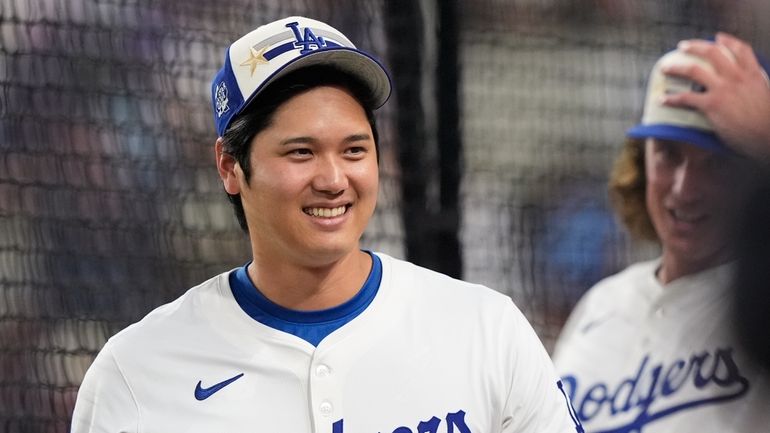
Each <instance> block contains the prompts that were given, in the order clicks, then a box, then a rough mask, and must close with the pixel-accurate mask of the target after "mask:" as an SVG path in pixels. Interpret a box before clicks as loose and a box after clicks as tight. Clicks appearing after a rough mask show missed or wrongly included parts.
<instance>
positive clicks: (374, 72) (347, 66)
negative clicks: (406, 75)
mask: <svg viewBox="0 0 770 433" xmlns="http://www.w3.org/2000/svg"><path fill="white" fill-rule="evenodd" d="M318 65H326V66H333V67H336V68H337V69H339V70H340V71H342V72H345V73H347V74H350V75H352V76H354V77H356V78H358V79H359V80H361V82H362V83H363V84H364V85H366V87H367V88H368V89H369V96H370V98H371V101H370V102H371V104H372V108H374V109H376V108H380V107H381V106H382V105H384V104H385V102H386V101H387V100H388V98H390V93H391V84H390V76H389V75H388V73H387V71H386V70H385V68H384V67H383V66H382V65H381V64H380V62H379V61H377V59H375V58H374V57H372V56H370V55H368V54H366V53H365V52H363V51H358V50H355V49H352V48H347V47H333V48H324V49H318V50H315V51H314V52H312V53H309V54H306V55H304V56H301V57H298V58H296V59H294V60H292V61H291V62H289V63H287V64H285V65H284V66H283V67H281V68H280V69H278V70H277V71H275V73H273V75H271V76H270V77H269V78H267V79H266V80H264V82H263V83H262V84H261V85H260V86H259V88H257V89H256V90H255V91H254V93H253V94H252V95H251V97H250V98H249V100H248V101H246V103H245V104H244V105H243V108H245V107H246V106H248V105H249V104H250V103H251V101H252V100H254V98H256V97H257V95H259V94H260V93H261V92H262V91H263V90H264V89H265V88H267V87H269V86H270V85H271V84H272V83H274V82H275V81H276V80H278V79H279V78H281V77H283V76H285V75H287V74H289V73H291V72H294V71H297V70H300V69H303V68H306V67H309V66H318ZM243 108H242V109H241V111H243Z"/></svg>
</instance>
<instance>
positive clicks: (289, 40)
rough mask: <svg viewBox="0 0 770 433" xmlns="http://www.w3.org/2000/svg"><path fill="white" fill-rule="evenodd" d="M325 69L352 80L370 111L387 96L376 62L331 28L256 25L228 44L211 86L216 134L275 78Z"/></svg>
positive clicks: (386, 81)
mask: <svg viewBox="0 0 770 433" xmlns="http://www.w3.org/2000/svg"><path fill="white" fill-rule="evenodd" d="M315 65H328V66H333V67H335V68H337V69H339V70H340V71H342V72H344V73H347V74H350V75H352V76H354V77H356V78H358V79H359V80H360V81H361V82H362V83H363V84H364V85H365V87H366V89H368V91H369V95H368V96H369V98H370V101H371V102H372V104H373V107H372V108H375V109H376V108H379V107H381V106H382V105H383V104H385V102H386V101H387V100H388V98H389V97H390V93H391V83H390V77H389V75H388V73H387V71H386V70H385V68H384V67H383V66H382V64H381V63H380V62H379V61H378V60H377V59H375V58H374V57H372V56H371V55H369V54H367V53H365V52H363V51H361V50H359V49H357V48H356V46H355V45H354V44H353V43H352V42H351V41H350V40H349V39H348V38H347V37H345V35H343V34H342V33H341V32H339V31H338V30H337V29H335V28H334V27H332V26H330V25H328V24H326V23H323V22H320V21H317V20H313V19H310V18H305V17H299V16H294V17H288V18H283V19H280V20H277V21H273V22H271V23H269V24H265V25H263V26H260V27H259V28H257V29H256V30H254V31H252V32H250V33H248V34H246V35H245V36H243V37H241V38H240V39H238V40H237V41H235V42H233V43H232V44H231V45H230V46H229V47H228V48H227V52H226V53H225V63H224V66H223V67H222V69H220V70H219V72H217V74H216V76H215V77H214V79H213V81H212V83H211V103H212V106H213V109H214V124H215V125H216V130H217V134H218V135H219V136H220V137H221V136H222V135H224V133H225V131H227V128H228V127H229V126H230V122H231V121H232V120H233V118H234V117H235V116H236V115H238V114H239V113H241V112H242V111H243V110H244V109H245V108H246V107H247V106H248V105H249V104H250V103H251V101H253V100H254V98H256V96H257V95H259V94H260V92H262V91H263V90H264V89H266V88H267V87H268V86H269V85H270V84H271V83H273V82H275V80H277V79H278V78H280V77H282V76H284V75H286V74H288V73H290V72H293V71H296V70H299V69H302V68H306V67H308V66H315Z"/></svg>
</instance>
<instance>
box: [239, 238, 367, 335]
mask: <svg viewBox="0 0 770 433" xmlns="http://www.w3.org/2000/svg"><path fill="white" fill-rule="evenodd" d="M366 252H367V253H368V254H369V255H370V256H371V257H372V269H371V271H370V272H369V276H368V277H367V278H366V281H365V282H364V285H363V287H361V290H359V291H358V293H357V294H356V295H355V296H353V297H352V298H351V299H350V300H348V301H347V302H345V303H343V304H341V305H338V306H336V307H332V308H329V309H325V310H317V311H297V310H291V309H288V308H285V307H282V306H280V305H278V304H276V303H274V302H273V301H271V300H269V299H267V297H265V295H263V294H262V292H260V291H259V289H258V288H257V287H256V286H255V285H254V283H252V282H251V279H250V278H249V275H248V272H247V271H246V268H247V266H248V265H249V264H248V263H247V264H246V265H244V266H242V267H240V268H238V269H236V270H234V271H233V272H231V273H230V275H229V276H228V278H229V281H230V289H231V290H232V293H233V296H234V297H235V301H236V302H237V303H238V305H239V306H240V307H241V309H242V310H243V311H244V312H246V314H248V315H249V316H250V317H251V318H253V319H254V320H256V321H257V322H260V323H262V324H264V325H267V326H269V327H271V328H274V329H277V330H279V331H283V332H286V333H289V334H292V335H296V336H297V337H300V338H302V339H303V340H305V341H307V342H308V343H310V344H312V345H313V346H318V343H320V342H321V340H323V339H324V338H325V337H326V336H327V335H329V334H331V333H332V332H334V331H335V330H337V329H338V328H340V327H342V326H343V325H345V324H346V323H348V322H350V321H351V320H353V319H354V318H356V317H357V316H358V315H359V314H361V313H362V312H363V311H364V310H366V307H368V306H369V304H371V302H372V301H373V300H374V297H375V296H376V295H377V291H378V290H379V288H380V281H381V280H382V262H381V261H380V258H379V257H377V255H376V254H372V253H371V252H369V251H366Z"/></svg>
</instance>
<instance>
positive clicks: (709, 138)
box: [626, 124, 731, 153]
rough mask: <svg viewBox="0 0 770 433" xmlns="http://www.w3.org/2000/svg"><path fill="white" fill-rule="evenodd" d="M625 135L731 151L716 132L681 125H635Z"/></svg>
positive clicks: (718, 150) (712, 149)
mask: <svg viewBox="0 0 770 433" xmlns="http://www.w3.org/2000/svg"><path fill="white" fill-rule="evenodd" d="M626 135H627V136H628V137H631V138H638V139H641V140H644V139H646V138H657V139H659V140H669V141H680V142H684V143H689V144H693V145H695V146H698V147H701V148H703V149H706V150H711V151H714V152H720V153H731V151H730V150H729V149H728V148H727V147H725V145H724V144H722V142H721V141H720V140H719V137H717V136H716V134H714V133H711V132H707V131H700V130H697V129H693V128H685V127H682V126H675V125H664V124H655V125H636V126H634V127H633V128H631V129H629V130H628V131H627V132H626Z"/></svg>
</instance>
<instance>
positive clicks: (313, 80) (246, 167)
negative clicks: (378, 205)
mask: <svg viewBox="0 0 770 433" xmlns="http://www.w3.org/2000/svg"><path fill="white" fill-rule="evenodd" d="M318 86H341V87H344V88H346V89H347V90H348V91H350V92H351V93H352V94H353V96H354V97H355V98H356V100H357V101H358V102H359V104H361V106H362V107H363V108H364V112H365V113H366V118H367V120H368V121H369V126H370V127H371V128H372V137H373V139H374V145H375V152H376V154H377V160H378V161H379V144H378V143H379V135H378V133H377V125H376V122H375V117H374V103H373V101H372V98H371V96H370V93H371V92H370V91H369V90H368V87H367V86H366V85H365V84H364V83H363V82H362V81H361V80H359V79H358V78H357V77H355V76H353V75H351V74H349V73H346V72H344V71H341V70H339V69H337V68H335V67H332V66H325V65H319V66H309V67H306V68H303V69H300V70H298V71H294V72H291V73H289V74H287V75H286V76H285V77H281V78H280V79H278V80H276V81H275V82H274V83H271V84H270V85H269V86H268V87H267V88H266V89H265V90H264V91H263V92H262V93H261V94H259V95H258V96H257V98H256V99H254V100H253V101H251V103H250V104H249V105H248V107H246V109H245V110H244V111H243V112H241V113H240V114H238V115H237V116H236V117H235V118H234V119H233V120H232V121H231V123H230V125H229V126H228V128H227V130H225V133H224V134H223V135H222V152H224V153H225V154H228V155H230V156H232V157H233V158H234V159H235V160H236V161H237V162H238V164H239V165H240V166H241V170H243V175H244V177H245V179H246V182H247V183H248V182H249V179H250V178H251V165H250V164H249V156H250V155H251V143H252V141H253V140H254V137H255V136H256V135H257V134H259V133H260V132H261V131H263V130H265V129H266V128H268V127H269V126H270V125H271V124H272V122H273V118H274V115H275V112H276V111H277V110H278V108H279V107H280V106H281V105H283V104H284V103H285V102H286V101H288V100H289V99H291V98H293V97H294V96H297V95H298V94H300V93H302V92H305V91H307V90H310V89H312V88H314V87H318ZM227 197H228V199H229V200H230V203H232V205H233V210H234V212H235V217H236V218H237V219H238V223H239V224H240V226H241V228H242V229H243V231H245V232H246V233H248V232H249V227H248V225H247V223H246V214H245V213H244V210H243V203H242V202H241V196H240V194H230V193H228V194H227Z"/></svg>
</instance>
